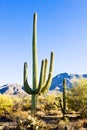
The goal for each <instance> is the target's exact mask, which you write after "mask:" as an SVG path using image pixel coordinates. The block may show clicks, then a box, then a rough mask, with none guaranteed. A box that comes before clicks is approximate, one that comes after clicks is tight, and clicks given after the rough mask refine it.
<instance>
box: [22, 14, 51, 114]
mask: <svg viewBox="0 0 87 130" xmlns="http://www.w3.org/2000/svg"><path fill="white" fill-rule="evenodd" d="M32 58H33V60H32V66H33V67H32V68H33V71H32V76H33V77H32V88H31V87H30V86H29V84H28V65H27V62H25V63H24V90H25V91H26V92H27V93H28V94H31V95H32V101H31V102H32V107H31V110H32V113H35V110H36V105H37V96H38V95H39V94H41V93H45V92H46V91H47V90H48V89H49V87H50V85H51V82H52V72H53V64H54V53H53V52H51V58H50V67H49V75H48V79H47V80H46V73H47V65H48V61H47V59H45V60H42V63H41V71H40V78H39V82H38V58H37V14H36V13H34V20H33V39H32Z"/></svg>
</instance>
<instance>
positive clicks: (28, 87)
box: [24, 62, 33, 94]
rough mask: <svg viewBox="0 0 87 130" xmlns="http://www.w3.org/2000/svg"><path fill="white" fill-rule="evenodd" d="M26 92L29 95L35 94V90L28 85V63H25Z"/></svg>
mask: <svg viewBox="0 0 87 130" xmlns="http://www.w3.org/2000/svg"><path fill="white" fill-rule="evenodd" d="M24 90H25V91H26V92H27V93H28V94H33V90H32V89H31V88H30V86H29V85H28V65H27V62H25V63H24Z"/></svg>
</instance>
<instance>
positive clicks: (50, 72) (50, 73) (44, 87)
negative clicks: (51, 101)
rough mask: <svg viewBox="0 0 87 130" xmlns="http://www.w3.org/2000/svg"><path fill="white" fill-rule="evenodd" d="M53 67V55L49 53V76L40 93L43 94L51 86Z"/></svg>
mask: <svg viewBox="0 0 87 130" xmlns="http://www.w3.org/2000/svg"><path fill="white" fill-rule="evenodd" d="M53 65H54V53H53V52H51V58H50V69H49V76H48V79H47V82H46V84H45V85H44V86H43V88H42V90H41V93H45V92H46V91H47V90H48V89H49V87H50V85H51V82H52V72H53Z"/></svg>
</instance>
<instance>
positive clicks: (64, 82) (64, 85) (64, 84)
mask: <svg viewBox="0 0 87 130" xmlns="http://www.w3.org/2000/svg"><path fill="white" fill-rule="evenodd" d="M63 111H64V114H66V79H65V78H64V79H63Z"/></svg>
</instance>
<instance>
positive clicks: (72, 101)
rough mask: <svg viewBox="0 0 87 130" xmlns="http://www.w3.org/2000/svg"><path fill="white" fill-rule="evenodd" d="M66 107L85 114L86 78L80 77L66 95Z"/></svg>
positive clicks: (86, 111)
mask: <svg viewBox="0 0 87 130" xmlns="http://www.w3.org/2000/svg"><path fill="white" fill-rule="evenodd" d="M67 102H68V108H69V109H71V110H74V111H76V112H79V113H80V114H81V116H83V117H86V116H87V79H80V80H79V82H78V84H77V85H76V86H74V87H73V88H72V89H71V90H70V91H69V92H68V95H67Z"/></svg>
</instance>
